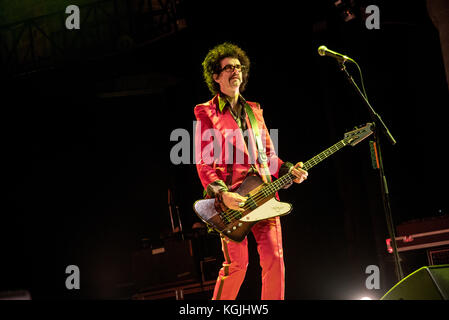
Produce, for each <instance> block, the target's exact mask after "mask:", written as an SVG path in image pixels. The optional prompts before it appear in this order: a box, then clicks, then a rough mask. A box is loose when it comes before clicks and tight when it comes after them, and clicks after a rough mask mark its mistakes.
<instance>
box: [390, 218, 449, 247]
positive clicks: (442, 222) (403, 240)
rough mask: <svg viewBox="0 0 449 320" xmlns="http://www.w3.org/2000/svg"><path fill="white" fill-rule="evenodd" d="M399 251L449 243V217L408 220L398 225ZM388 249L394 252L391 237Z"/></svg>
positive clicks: (397, 243)
mask: <svg viewBox="0 0 449 320" xmlns="http://www.w3.org/2000/svg"><path fill="white" fill-rule="evenodd" d="M395 239H396V246H397V248H398V252H403V251H410V250H417V249H426V248H433V247H441V246H445V245H449V217H448V216H443V217H437V218H431V219H423V220H419V221H411V222H406V223H403V224H401V225H398V227H397V237H396V238H395ZM386 243H387V250H388V252H389V253H392V252H393V248H392V246H391V239H386Z"/></svg>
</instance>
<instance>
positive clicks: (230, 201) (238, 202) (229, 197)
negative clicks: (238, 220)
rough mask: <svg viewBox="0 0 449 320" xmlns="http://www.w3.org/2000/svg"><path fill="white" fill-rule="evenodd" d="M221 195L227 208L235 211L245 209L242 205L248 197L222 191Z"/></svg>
mask: <svg viewBox="0 0 449 320" xmlns="http://www.w3.org/2000/svg"><path fill="white" fill-rule="evenodd" d="M221 196H222V199H223V203H224V205H225V206H226V207H228V208H229V209H233V210H237V211H245V209H243V208H242V206H243V204H244V203H245V201H246V200H248V197H242V196H241V195H239V194H238V193H235V192H223V193H222V194H221Z"/></svg>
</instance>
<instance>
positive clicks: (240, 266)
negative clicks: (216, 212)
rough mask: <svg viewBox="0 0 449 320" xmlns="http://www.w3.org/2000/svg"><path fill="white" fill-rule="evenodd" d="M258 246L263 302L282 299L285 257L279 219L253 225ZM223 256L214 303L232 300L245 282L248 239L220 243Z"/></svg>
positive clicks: (222, 240)
mask: <svg viewBox="0 0 449 320" xmlns="http://www.w3.org/2000/svg"><path fill="white" fill-rule="evenodd" d="M251 231H252V232H253V234H254V238H255V239H256V242H257V251H258V253H259V257H260V266H261V267H262V294H261V299H262V300H283V299H284V287H285V282H284V277H285V267H284V255H283V250H282V233H281V222H280V219H279V217H275V218H271V219H267V220H263V221H260V222H258V223H257V224H255V225H254V226H253V228H252V230H251ZM221 243H222V250H223V254H224V262H223V267H222V268H221V269H220V271H219V273H218V279H217V283H216V284H215V289H214V295H213V298H212V299H213V300H234V299H235V298H236V297H237V294H238V293H239V289H240V286H241V285H242V283H243V280H244V279H245V274H246V268H247V266H248V239H247V238H245V239H244V240H243V241H242V242H233V241H231V240H229V239H227V238H225V237H222V239H221Z"/></svg>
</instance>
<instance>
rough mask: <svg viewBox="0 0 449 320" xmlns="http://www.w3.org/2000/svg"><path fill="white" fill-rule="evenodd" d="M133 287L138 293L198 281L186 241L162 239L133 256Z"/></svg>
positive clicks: (189, 246)
mask: <svg viewBox="0 0 449 320" xmlns="http://www.w3.org/2000/svg"><path fill="white" fill-rule="evenodd" d="M132 265H133V275H134V277H133V278H134V283H135V286H136V289H137V290H138V291H141V290H147V289H148V288H157V287H162V286H167V285H171V284H174V283H176V284H182V283H190V282H196V281H199V280H200V270H199V267H198V265H197V263H196V261H195V257H194V255H193V251H192V243H191V241H190V240H180V239H176V238H172V239H170V238H168V239H165V240H164V241H163V242H162V243H160V244H158V245H156V244H153V245H152V246H151V247H149V248H145V249H142V250H138V251H136V252H134V254H133V261H132Z"/></svg>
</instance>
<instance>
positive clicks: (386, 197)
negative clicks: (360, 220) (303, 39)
mask: <svg viewBox="0 0 449 320" xmlns="http://www.w3.org/2000/svg"><path fill="white" fill-rule="evenodd" d="M344 63H345V60H341V61H338V64H339V66H340V70H341V71H342V72H343V73H344V74H345V75H346V78H347V80H348V81H349V83H350V84H351V85H352V86H353V87H354V89H355V90H356V92H357V93H358V95H359V96H360V97H361V98H362V101H363V103H364V104H365V106H366V107H367V108H368V110H369V113H370V116H371V118H372V119H373V121H374V123H375V130H374V140H375V148H376V151H377V155H378V162H377V166H378V169H379V178H380V185H381V192H382V200H383V206H384V211H385V219H386V222H387V228H388V234H389V236H390V239H391V244H392V248H393V257H394V263H395V271H396V276H397V278H398V281H401V280H402V279H403V278H404V275H403V272H402V267H401V263H400V259H399V254H398V248H397V244H396V235H395V232H394V224H393V218H392V215H391V207H390V197H389V192H388V186H387V179H386V177H385V172H384V166H383V160H382V153H381V148H380V135H379V130H377V128H378V127H380V129H381V130H382V132H383V133H384V134H385V136H386V137H387V139H388V140H389V141H390V143H391V144H392V145H395V144H396V140H395V139H394V138H393V136H392V135H391V133H390V131H389V130H388V128H387V126H386V125H385V123H384V122H383V121H382V118H381V117H380V116H379V114H378V113H377V112H376V111H374V109H373V107H372V106H371V104H370V103H369V102H368V100H367V98H366V97H365V96H364V95H363V93H362V91H361V90H360V88H359V87H358V86H357V84H356V83H355V81H354V79H353V78H352V76H351V75H350V74H349V73H348V71H347V70H346V66H345V64H344Z"/></svg>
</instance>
